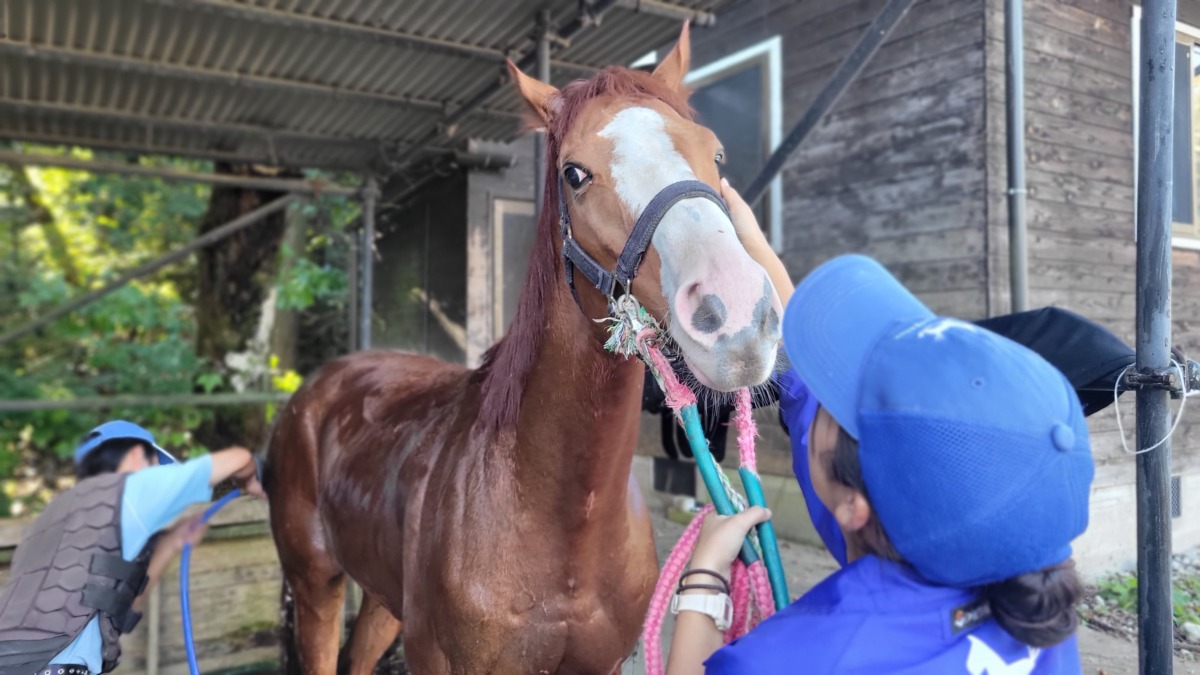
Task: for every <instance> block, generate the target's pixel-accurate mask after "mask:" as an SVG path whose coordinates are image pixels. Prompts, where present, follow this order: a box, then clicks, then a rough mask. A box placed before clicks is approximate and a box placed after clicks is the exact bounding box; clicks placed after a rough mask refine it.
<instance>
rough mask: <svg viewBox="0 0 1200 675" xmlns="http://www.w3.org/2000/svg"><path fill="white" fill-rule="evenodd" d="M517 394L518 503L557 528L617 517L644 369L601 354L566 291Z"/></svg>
mask: <svg viewBox="0 0 1200 675" xmlns="http://www.w3.org/2000/svg"><path fill="white" fill-rule="evenodd" d="M548 310H549V311H548V312H547V317H546V327H547V332H546V335H545V339H544V342H543V343H542V345H541V349H540V351H539V354H538V358H537V362H536V363H535V365H534V370H533V372H532V373H530V376H529V380H528V382H527V384H526V387H525V390H524V392H523V393H522V401H521V413H520V417H519V419H520V421H519V425H518V426H519V428H518V431H517V442H516V448H515V452H516V466H515V470H516V473H517V481H518V482H519V483H520V484H521V493H522V499H523V501H526V502H527V503H529V504H531V505H533V506H534V508H540V509H544V510H546V511H547V512H548V513H550V514H552V515H556V516H557V519H558V521H559V522H563V521H564V518H563V516H566V518H565V521H566V522H570V521H572V520H575V519H573V518H571V515H570V514H574V515H576V516H582V518H583V520H584V521H592V522H595V520H599V519H600V518H601V515H602V514H609V515H611V516H612V517H613V518H616V517H618V516H623V515H624V513H625V511H624V508H623V506H624V504H625V503H626V499H627V497H628V496H629V495H628V488H629V474H630V470H631V468H632V464H633V453H634V449H635V446H636V445H637V434H638V423H639V421H640V416H641V393H642V382H643V378H644V372H645V371H644V368H643V366H642V364H641V363H640V362H638V361H627V360H625V359H623V358H618V357H615V356H613V355H612V354H609V353H608V352H606V351H604V348H603V346H602V342H601V340H602V336H603V329H602V328H599V327H598V326H597V324H596V323H595V322H593V321H591V320H589V319H587V318H586V317H585V316H584V315H583V314H582V313H581V312H580V310H579V308H578V307H577V306H576V305H575V302H574V300H573V299H572V297H571V294H570V291H569V290H567V288H566V287H565V285H563V286H561V287H559V288H557V289H556V290H555V292H554V296H553V299H552V300H551V302H550V303H549V307H548Z"/></svg>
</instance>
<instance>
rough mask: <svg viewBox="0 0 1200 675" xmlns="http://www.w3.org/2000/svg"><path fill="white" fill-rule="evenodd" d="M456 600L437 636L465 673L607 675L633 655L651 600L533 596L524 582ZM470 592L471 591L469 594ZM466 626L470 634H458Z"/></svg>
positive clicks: (515, 579) (590, 590)
mask: <svg viewBox="0 0 1200 675" xmlns="http://www.w3.org/2000/svg"><path fill="white" fill-rule="evenodd" d="M504 581H505V580H503V579H500V578H496V579H494V580H493V582H492V584H491V585H490V588H489V589H488V592H481V590H482V589H480V588H478V587H476V588H475V591H474V592H469V591H468V592H467V593H466V594H465V595H458V594H455V595H456V596H457V598H456V599H457V600H458V601H459V602H456V603H454V604H457V605H458V606H457V607H456V608H454V609H453V610H452V611H451V608H450V607H448V606H446V607H444V609H445V610H447V616H450V615H451V614H452V615H453V621H452V622H447V623H445V624H444V625H443V627H442V628H441V629H435V631H434V632H435V633H437V634H439V635H441V636H443V637H445V638H449V639H448V640H446V641H445V642H443V648H444V649H445V651H446V652H447V656H448V657H449V661H450V662H451V663H454V664H460V663H465V664H467V665H468V667H466V668H465V669H464V670H463V672H494V673H543V672H544V673H554V674H558V673H573V674H580V675H584V674H589V673H597V674H602V675H609V674H611V673H612V672H614V670H615V669H616V668H617V666H618V665H619V664H620V663H621V661H622V660H624V659H625V658H626V657H627V656H629V654H630V653H631V652H632V651H633V648H634V646H635V644H636V641H637V635H638V630H639V628H640V626H641V623H642V618H643V617H644V614H645V607H646V603H647V602H648V597H642V596H643V595H644V594H643V593H641V592H640V591H639V589H637V588H635V587H633V586H632V585H625V584H618V585H616V586H613V587H609V588H608V589H607V591H606V592H602V589H600V588H596V587H593V586H591V585H587V586H582V585H581V586H577V587H575V588H570V587H569V586H568V587H564V588H554V589H551V588H544V587H543V588H535V587H534V586H532V585H531V583H530V580H529V579H528V578H525V577H524V575H512V576H510V577H508V579H507V581H508V582H509V583H504ZM464 590H466V589H464ZM464 626H471V627H472V630H469V631H460V630H459V629H460V628H462V627H464Z"/></svg>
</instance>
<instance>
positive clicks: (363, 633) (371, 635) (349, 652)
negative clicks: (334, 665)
mask: <svg viewBox="0 0 1200 675" xmlns="http://www.w3.org/2000/svg"><path fill="white" fill-rule="evenodd" d="M403 626H404V624H403V622H401V621H400V620H399V619H397V618H396V617H394V616H392V613H391V612H390V611H388V609H387V608H386V607H384V606H383V604H382V603H380V602H379V601H378V600H376V599H375V596H373V595H371V594H370V593H367V592H364V593H363V601H362V607H360V608H359V610H358V617H357V618H356V619H355V620H354V630H352V631H351V632H350V641H349V642H347V643H346V647H345V649H344V650H343V651H342V657H341V660H340V662H339V664H338V673H339V675H371V673H373V672H375V666H376V664H378V663H379V658H380V657H381V656H383V653H384V652H385V651H387V648H388V647H390V646H392V643H394V642H395V641H396V638H397V637H399V636H400V631H401V630H402V628H403Z"/></svg>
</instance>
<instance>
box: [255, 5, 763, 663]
mask: <svg viewBox="0 0 1200 675" xmlns="http://www.w3.org/2000/svg"><path fill="white" fill-rule="evenodd" d="M687 67H688V40H687V29H686V27H685V29H684V31H683V34H682V36H681V38H680V40H679V43H678V44H677V45H676V46H675V48H674V50H673V51H672V52H671V54H670V56H669V57H667V59H666V60H665V61H664V62H663V63H662V64H661V65H660V66H659V67H658V68H657V70H655V72H654V73H653V74H650V73H643V72H634V71H630V70H627V69H623V68H610V69H607V70H604V71H602V72H600V73H599V74H597V75H596V76H595V77H593V78H592V79H590V80H587V81H580V82H573V83H571V84H569V85H567V86H566V87H565V88H564V89H563V90H562V91H561V92H560V91H558V90H557V89H555V88H553V87H551V86H550V85H548V84H545V83H542V82H538V81H536V80H534V79H532V78H529V77H527V76H525V75H523V74H522V73H520V72H519V71H518V70H517V69H516V68H515V67H513V66H512V65H511V63H510V69H511V70H512V71H513V76H514V78H515V79H516V84H517V88H518V89H519V91H520V93H521V96H522V97H523V98H524V100H525V101H526V102H527V103H528V105H529V107H530V108H531V109H532V111H533V112H534V114H535V115H536V116H537V120H538V122H539V123H540V124H541V125H542V126H544V127H545V128H546V129H547V132H548V133H547V139H548V142H547V146H548V147H547V157H548V160H549V162H548V164H547V166H549V167H552V168H553V169H554V170H553V171H549V172H547V173H548V176H547V179H546V190H545V194H546V195H547V197H546V200H545V203H544V204H543V208H542V217H541V219H540V221H539V223H538V232H537V239H536V243H535V245H534V249H533V251H532V254H531V257H530V263H529V272H528V275H527V278H526V281H525V286H524V289H523V292H522V295H521V299H520V302H519V308H518V311H517V315H516V318H515V319H514V320H513V323H512V326H511V327H510V328H509V331H508V334H507V336H506V337H505V338H504V339H503V340H502V341H500V342H499V343H498V344H497V345H495V346H494V347H493V348H492V349H491V351H490V352H489V353H488V354H487V355H486V357H485V359H484V364H483V366H482V367H480V368H479V369H478V370H469V369H467V368H464V367H461V366H457V365H451V364H447V363H442V362H440V361H437V360H434V359H432V358H428V357H425V356H418V355H414V354H404V353H398V352H387V351H373V352H365V353H358V354H353V355H350V356H347V357H344V358H341V359H339V360H337V361H334V362H332V363H330V364H329V365H327V366H326V367H325V368H323V369H322V370H321V371H320V372H319V373H318V374H316V375H314V376H313V377H311V378H309V379H308V381H306V382H305V384H304V386H303V387H302V388H301V389H300V390H299V391H298V392H297V393H296V394H295V396H294V397H293V398H292V400H291V402H290V403H289V404H288V405H287V406H286V407H285V409H284V410H283V411H282V413H281V415H280V418H279V420H278V422H277V424H276V429H275V432H274V435H273V438H272V441H271V446H270V449H269V450H268V456H267V467H268V479H269V480H268V483H267V491H268V493H269V498H270V505H271V525H272V530H273V532H274V536H275V542H276V545H277V547H278V549H279V555H280V560H281V561H282V564H283V571H284V575H285V577H286V580H287V583H288V584H289V586H290V588H291V590H292V593H293V595H294V598H295V611H296V615H295V629H294V630H295V635H294V638H295V643H296V645H297V646H298V658H299V664H300V667H301V669H302V670H303V671H304V672H306V673H322V674H325V673H333V672H335V670H337V669H339V667H340V669H341V670H343V671H347V672H351V673H360V674H366V673H369V672H371V671H372V669H373V668H374V666H375V663H376V661H377V660H378V658H379V657H380V656H381V654H382V653H383V652H384V651H385V650H386V649H387V647H388V646H389V645H390V644H391V643H392V642H393V641H394V640H395V638H396V637H397V636H398V635H400V634H401V632H402V631H403V635H404V654H405V658H406V660H407V662H408V665H409V667H410V668H411V670H412V671H413V672H414V673H418V674H420V675H433V674H440V673H470V674H472V675H475V674H479V673H603V674H605V675H607V674H609V673H613V672H615V671H617V670H618V669H619V668H620V665H621V662H622V661H623V660H624V659H625V658H626V657H628V656H629V654H630V653H631V652H632V651H633V649H634V647H635V646H636V642H637V638H638V633H639V630H640V628H641V625H642V621H643V617H644V616H645V613H646V609H647V605H648V603H649V600H650V594H651V591H652V590H653V587H654V583H655V580H656V578H657V574H658V567H657V560H656V555H655V549H654V542H653V539H652V536H651V531H650V521H649V517H648V513H647V510H646V506H645V504H644V503H643V502H642V498H641V493H640V492H639V490H638V487H637V484H636V483H635V481H634V480H633V479H632V477H631V466H632V461H633V451H634V447H635V445H636V444H637V437H638V421H639V416H640V397H641V389H642V380H643V366H642V364H641V363H638V362H636V361H627V360H625V359H623V358H619V357H616V356H614V355H612V354H609V353H608V352H606V351H605V350H604V348H603V342H604V340H605V337H606V334H605V327H604V325H603V324H601V323H598V322H597V319H602V318H603V317H606V316H608V306H607V300H606V298H605V297H603V296H602V294H601V293H599V292H597V291H595V290H593V289H591V288H589V287H587V286H586V285H582V284H581V285H579V288H578V292H579V300H578V304H576V300H575V299H574V297H573V296H572V292H571V289H570V288H569V287H568V285H567V283H565V282H564V280H563V278H564V264H563V261H562V258H561V256H560V251H561V247H562V245H563V237H562V236H561V235H560V232H559V230H558V227H557V225H558V223H559V219H558V216H559V214H558V204H559V198H558V190H559V186H560V185H562V186H563V189H565V190H567V192H566V194H565V195H564V196H563V197H564V203H566V204H568V205H569V206H568V208H569V210H570V217H571V221H572V223H573V225H572V234H573V235H574V238H575V240H576V241H577V242H578V243H579V245H580V246H581V247H582V248H583V249H584V250H585V251H586V252H588V253H589V254H590V255H591V256H592V257H594V258H595V259H596V260H597V261H598V262H600V263H601V264H603V265H604V266H605V267H606V268H608V269H611V268H612V265H613V263H614V262H615V261H616V259H617V257H618V252H619V251H620V250H621V248H622V246H623V245H624V243H625V240H626V238H627V237H628V235H629V233H630V231H631V228H632V225H633V223H634V222H635V221H636V220H637V219H638V217H639V215H640V214H641V212H642V210H643V208H644V207H645V206H646V204H647V203H648V202H649V200H650V199H652V198H653V197H654V196H655V195H656V194H657V193H658V192H659V190H661V189H662V188H663V187H665V186H667V185H668V184H671V183H675V182H678V181H681V180H699V181H703V182H705V183H707V184H708V185H709V186H716V185H717V183H718V181H719V177H718V169H717V165H716V163H715V161H720V158H721V148H720V145H719V144H718V141H717V139H716V137H715V136H714V135H713V134H712V132H711V131H709V130H707V129H705V128H703V127H701V126H700V125H698V124H696V123H695V122H694V121H693V120H692V116H691V112H690V109H689V108H688V104H687V91H686V89H685V87H684V86H683V77H684V74H685V73H686V72H687ZM560 177H561V180H560ZM652 243H653V246H652V247H651V248H650V250H649V251H648V252H647V255H646V258H645V261H644V264H642V266H641V272H642V273H641V274H640V275H639V276H638V277H637V278H636V280H635V281H634V283H633V288H632V291H633V293H634V294H635V296H636V297H637V298H638V299H639V300H641V301H642V302H643V303H644V304H645V306H646V307H647V308H648V309H650V311H651V313H652V314H654V315H655V316H656V318H658V319H660V320H667V319H669V320H667V321H666V323H667V324H668V327H669V331H670V335H671V336H672V338H673V339H674V341H675V342H676V343H677V346H678V351H679V352H680V353H681V354H682V355H683V356H684V358H685V359H686V361H687V363H688V365H689V366H690V368H691V370H692V371H693V373H695V374H696V376H697V377H698V378H699V379H700V380H701V381H702V382H704V383H705V384H707V385H709V386H712V387H715V388H717V389H720V390H732V389H735V388H737V387H742V386H747V385H755V384H759V383H761V382H763V381H765V380H766V379H767V377H768V376H769V375H770V373H771V371H772V369H773V368H774V365H775V356H776V352H777V348H778V342H779V337H780V336H779V315H780V312H781V307H780V305H779V300H778V298H777V297H776V295H775V292H774V289H773V288H772V287H771V285H770V283H769V282H768V278H767V275H766V273H765V272H764V271H763V269H762V268H761V267H760V266H758V265H757V264H756V263H755V262H754V261H753V260H752V259H751V258H750V257H749V255H748V254H747V253H746V251H745V249H744V248H743V247H742V246H741V245H740V244H739V242H738V240H737V237H736V235H735V233H734V229H733V227H732V223H731V222H730V221H729V218H728V216H727V215H726V214H725V212H724V210H723V209H722V208H721V207H720V206H719V205H718V204H717V203H714V202H712V201H710V200H707V199H686V200H684V201H681V202H679V204H678V205H676V206H675V207H673V208H671V209H670V210H669V211H668V212H667V215H666V216H665V217H664V218H663V219H662V221H661V223H660V225H659V227H658V229H657V230H656V231H655V233H654V236H653V239H652ZM576 280H577V281H579V280H580V277H579V276H578V275H576ZM347 576H349V577H350V578H352V579H354V580H355V581H356V582H358V584H360V585H361V586H362V588H363V590H364V599H363V606H362V609H361V610H360V613H359V616H358V618H357V619H356V623H355V625H354V628H353V631H352V635H351V638H350V641H349V643H348V644H347V647H346V649H345V651H344V652H343V654H342V659H341V662H340V663H339V656H338V643H339V637H338V636H339V628H340V626H339V619H340V617H341V608H342V599H343V592H344V591H343V586H344V583H343V582H344V579H345V578H346V577H347Z"/></svg>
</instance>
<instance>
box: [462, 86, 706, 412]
mask: <svg viewBox="0 0 1200 675" xmlns="http://www.w3.org/2000/svg"><path fill="white" fill-rule="evenodd" d="M688 93H689V92H687V91H686V90H685V91H676V90H675V89H672V88H671V87H669V86H668V85H667V84H666V83H664V82H663V81H662V80H660V79H659V78H657V77H655V76H654V75H652V74H650V73H645V72H641V71H635V70H629V69H627V68H619V67H609V68H605V69H604V70H602V71H600V72H599V73H597V74H596V75H595V76H593V77H591V78H590V79H587V80H576V81H574V82H571V83H570V84H568V85H567V86H565V87H563V89H562V91H561V92H560V94H559V96H560V97H561V101H560V102H559V103H560V104H561V105H560V106H558V111H557V114H556V115H555V117H554V118H553V119H552V120H551V121H550V124H549V129H548V132H549V133H548V134H547V143H546V166H548V167H556V166H558V156H559V148H560V143H561V141H562V139H563V138H565V137H566V135H567V133H568V132H569V131H570V130H571V128H572V127H573V126H574V125H575V122H576V120H577V119H578V117H579V114H580V113H581V112H582V111H583V109H584V107H585V106H586V105H587V103H588V101H591V100H593V99H595V98H598V97H600V96H616V97H620V98H630V99H656V100H660V101H662V102H664V103H666V104H667V105H668V106H670V107H671V108H672V109H673V110H674V111H675V112H677V113H678V114H679V115H680V116H681V117H683V118H684V119H687V120H691V119H692V118H693V113H692V109H691V107H690V106H689V105H688V100H687V99H688ZM545 181H546V182H545V186H544V187H545V189H544V190H543V191H542V208H541V211H540V214H541V216H540V217H539V218H538V223H537V238H536V239H535V241H534V244H533V250H532V251H531V252H530V256H529V269H528V271H527V272H526V275H525V285H524V287H523V288H522V290H521V297H520V300H519V301H518V304H517V313H516V315H515V317H514V318H513V322H512V325H511V326H509V329H508V333H507V334H506V335H505V336H504V338H503V339H501V340H500V341H499V342H497V343H496V344H495V345H494V346H492V348H491V349H489V350H488V351H487V353H486V354H484V357H483V364H482V365H481V366H480V368H479V371H478V376H479V377H482V378H483V385H482V397H483V400H482V401H481V404H480V410H479V422H480V423H481V424H482V425H483V427H484V428H485V429H487V430H488V431H498V430H501V429H507V428H514V427H515V426H516V424H517V417H518V415H519V414H520V411H521V395H522V393H523V392H524V390H525V384H526V382H527V381H528V380H529V372H530V371H531V370H532V369H533V364H534V362H535V361H536V360H537V356H538V353H539V352H540V351H541V346H542V341H543V338H544V336H545V325H546V321H545V320H544V317H545V315H546V312H547V311H548V304H549V302H550V298H551V297H552V295H553V293H554V284H557V283H565V282H564V281H562V267H561V263H560V261H559V256H558V250H557V249H556V247H555V244H556V243H557V241H558V237H557V236H556V234H555V228H557V226H558V174H557V171H555V170H553V169H552V170H550V171H547V172H546V177H545ZM493 245H496V244H495V242H493Z"/></svg>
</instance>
